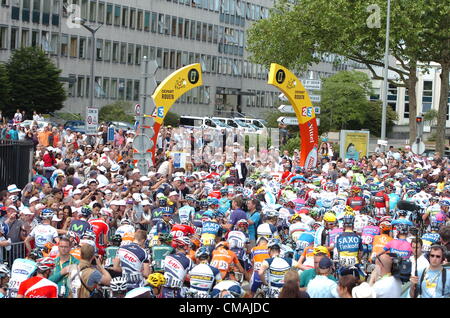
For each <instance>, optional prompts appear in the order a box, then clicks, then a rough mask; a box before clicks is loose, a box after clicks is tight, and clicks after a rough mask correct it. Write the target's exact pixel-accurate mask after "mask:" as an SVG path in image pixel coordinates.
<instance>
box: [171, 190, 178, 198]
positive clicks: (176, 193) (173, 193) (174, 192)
mask: <svg viewBox="0 0 450 318" xmlns="http://www.w3.org/2000/svg"><path fill="white" fill-rule="evenodd" d="M172 195H180V194H179V193H178V192H176V191H172V192H170V193H169V197H170V196H172Z"/></svg>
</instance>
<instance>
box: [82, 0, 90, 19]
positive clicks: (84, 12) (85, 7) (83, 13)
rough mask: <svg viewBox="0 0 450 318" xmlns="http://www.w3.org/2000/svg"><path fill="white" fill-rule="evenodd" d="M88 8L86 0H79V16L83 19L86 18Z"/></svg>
mask: <svg viewBox="0 0 450 318" xmlns="http://www.w3.org/2000/svg"><path fill="white" fill-rule="evenodd" d="M88 10H89V4H88V1H87V0H81V17H82V18H83V19H86V20H87V19H88Z"/></svg>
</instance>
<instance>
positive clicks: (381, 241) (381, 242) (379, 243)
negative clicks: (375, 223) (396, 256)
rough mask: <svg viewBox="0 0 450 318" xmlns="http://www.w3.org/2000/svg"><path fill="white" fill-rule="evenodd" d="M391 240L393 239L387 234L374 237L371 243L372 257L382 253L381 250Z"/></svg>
mask: <svg viewBox="0 0 450 318" xmlns="http://www.w3.org/2000/svg"><path fill="white" fill-rule="evenodd" d="M392 240H393V238H392V237H390V236H389V235H388V234H381V235H375V236H374V238H373V243H372V255H376V254H379V253H381V252H383V251H384V250H383V248H384V247H385V246H386V244H387V243H389V242H390V241H392Z"/></svg>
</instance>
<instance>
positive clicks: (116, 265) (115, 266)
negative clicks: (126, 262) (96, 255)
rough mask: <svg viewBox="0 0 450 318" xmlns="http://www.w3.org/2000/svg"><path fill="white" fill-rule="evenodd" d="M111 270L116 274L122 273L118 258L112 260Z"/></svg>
mask: <svg viewBox="0 0 450 318" xmlns="http://www.w3.org/2000/svg"><path fill="white" fill-rule="evenodd" d="M112 270H113V271H115V272H118V273H122V267H121V266H120V258H118V257H116V258H114V259H113V267H112Z"/></svg>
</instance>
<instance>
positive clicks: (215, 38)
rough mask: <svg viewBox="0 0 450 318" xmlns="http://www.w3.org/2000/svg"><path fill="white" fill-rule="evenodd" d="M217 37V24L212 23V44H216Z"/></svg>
mask: <svg viewBox="0 0 450 318" xmlns="http://www.w3.org/2000/svg"><path fill="white" fill-rule="evenodd" d="M218 38H219V26H218V25H214V28H213V43H214V44H217V40H218Z"/></svg>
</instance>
